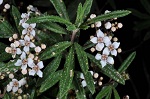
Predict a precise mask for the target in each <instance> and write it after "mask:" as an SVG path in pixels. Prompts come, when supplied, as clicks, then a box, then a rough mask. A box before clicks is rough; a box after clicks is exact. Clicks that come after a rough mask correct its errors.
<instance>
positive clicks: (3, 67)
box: [0, 61, 20, 72]
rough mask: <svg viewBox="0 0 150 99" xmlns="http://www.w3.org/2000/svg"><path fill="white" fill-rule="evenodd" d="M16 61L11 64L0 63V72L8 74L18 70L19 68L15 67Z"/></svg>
mask: <svg viewBox="0 0 150 99" xmlns="http://www.w3.org/2000/svg"><path fill="white" fill-rule="evenodd" d="M15 62H16V61H13V62H11V61H10V62H8V63H3V62H0V72H8V71H14V69H16V70H17V69H18V68H20V67H19V66H15V65H14V64H15Z"/></svg>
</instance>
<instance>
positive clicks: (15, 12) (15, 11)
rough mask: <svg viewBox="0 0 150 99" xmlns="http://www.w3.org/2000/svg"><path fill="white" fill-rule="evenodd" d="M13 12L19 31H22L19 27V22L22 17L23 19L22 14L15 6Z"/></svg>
mask: <svg viewBox="0 0 150 99" xmlns="http://www.w3.org/2000/svg"><path fill="white" fill-rule="evenodd" d="M11 14H12V16H13V18H14V21H15V24H16V27H17V28H18V30H19V32H21V30H20V27H19V22H20V19H21V15H20V12H19V10H18V9H17V8H16V7H15V6H12V11H11Z"/></svg>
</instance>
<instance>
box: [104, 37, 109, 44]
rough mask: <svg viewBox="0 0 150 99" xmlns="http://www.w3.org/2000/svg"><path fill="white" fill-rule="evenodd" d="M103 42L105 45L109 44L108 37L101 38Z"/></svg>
mask: <svg viewBox="0 0 150 99" xmlns="http://www.w3.org/2000/svg"><path fill="white" fill-rule="evenodd" d="M103 42H104V43H105V44H107V43H109V42H110V39H109V37H108V36H105V37H104V38H103Z"/></svg>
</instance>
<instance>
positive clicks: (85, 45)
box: [83, 41, 95, 50]
mask: <svg viewBox="0 0 150 99" xmlns="http://www.w3.org/2000/svg"><path fill="white" fill-rule="evenodd" d="M94 45H95V44H94V43H92V42H91V41H87V42H86V43H85V44H84V45H83V49H84V50H86V49H88V48H91V47H93V46H94Z"/></svg>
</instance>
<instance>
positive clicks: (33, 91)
mask: <svg viewBox="0 0 150 99" xmlns="http://www.w3.org/2000/svg"><path fill="white" fill-rule="evenodd" d="M35 91H36V90H35V88H33V89H32V91H31V95H30V99H35V98H34V96H35Z"/></svg>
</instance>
